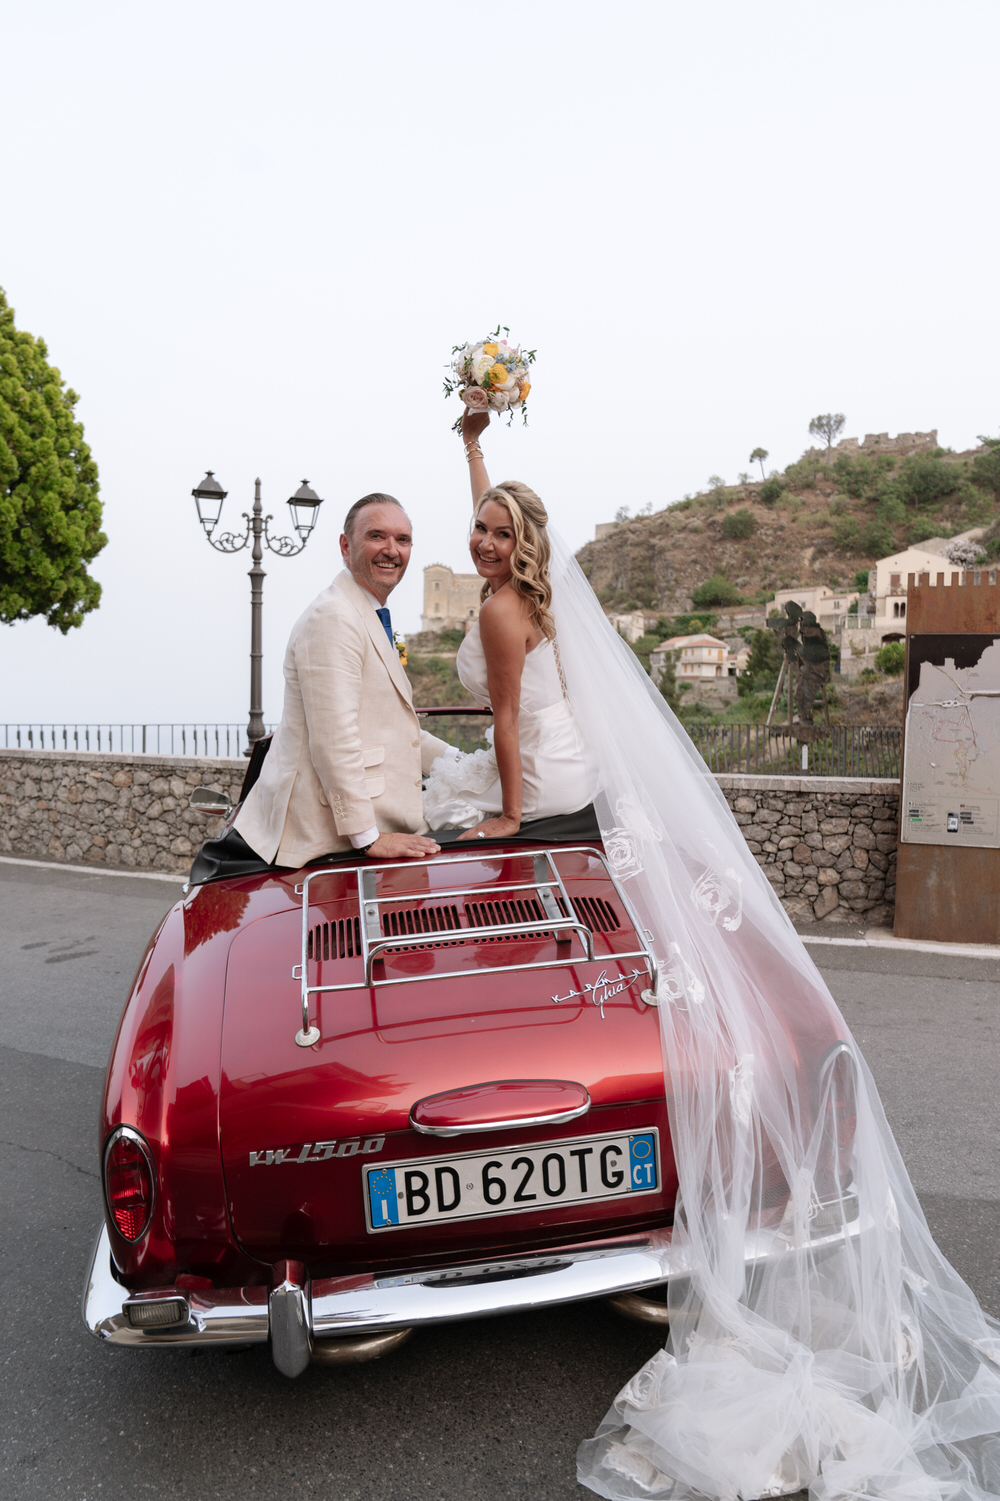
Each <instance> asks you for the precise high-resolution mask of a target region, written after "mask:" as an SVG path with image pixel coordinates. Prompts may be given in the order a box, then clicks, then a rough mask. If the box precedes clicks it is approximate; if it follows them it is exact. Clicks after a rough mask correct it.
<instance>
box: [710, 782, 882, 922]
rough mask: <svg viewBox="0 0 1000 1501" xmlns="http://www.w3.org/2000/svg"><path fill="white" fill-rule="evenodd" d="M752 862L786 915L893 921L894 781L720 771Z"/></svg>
mask: <svg viewBox="0 0 1000 1501" xmlns="http://www.w3.org/2000/svg"><path fill="white" fill-rule="evenodd" d="M717 780H718V782H719V785H720V786H721V787H722V790H723V792H724V793H725V796H726V801H727V802H728V803H729V806H730V807H731V808H732V810H733V812H734V814H735V815H736V821H737V823H738V824H739V825H740V827H741V828H742V830H743V834H744V837H745V839H746V841H747V843H748V844H749V846H750V848H751V850H752V851H753V853H754V855H755V856H756V857H757V863H758V864H759V865H760V866H762V868H763V870H764V874H765V875H766V876H767V878H768V880H769V881H770V882H771V885H772V886H773V887H774V890H775V891H776V893H777V894H778V896H779V897H780V899H781V904H782V906H783V907H784V908H785V911H786V912H787V913H788V914H789V916H790V917H791V918H793V919H794V920H798V921H800V922H801V921H806V922H813V921H816V920H824V919H825V920H826V921H828V922H863V923H866V924H871V925H872V926H878V925H882V924H889V923H891V922H892V919H893V913H894V910H895V901H896V837H897V833H898V827H899V783H898V782H895V781H868V780H866V779H863V778H860V777H749V776H746V777H744V776H720V777H718V779H717Z"/></svg>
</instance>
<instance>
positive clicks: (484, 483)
mask: <svg viewBox="0 0 1000 1501" xmlns="http://www.w3.org/2000/svg"><path fill="white" fill-rule="evenodd" d="M489 425H490V414H489V412H470V411H469V410H468V408H466V412H465V416H464V417H463V418H462V442H463V443H464V444H465V457H466V458H467V459H468V461H469V482H470V484H471V485H472V504H473V506H475V504H476V501H477V500H478V499H479V497H480V496H481V495H483V494H485V492H486V491H487V490H488V489H489V488H490V477H489V475H488V474H487V473H486V461H485V459H484V458H483V450H482V449H481V448H480V446H479V436H480V434H481V433H484V432H485V431H486V429H487V428H488V427H489Z"/></svg>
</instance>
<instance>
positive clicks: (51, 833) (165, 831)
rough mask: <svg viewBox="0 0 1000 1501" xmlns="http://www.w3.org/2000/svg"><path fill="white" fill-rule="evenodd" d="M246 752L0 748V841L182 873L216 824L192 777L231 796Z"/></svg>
mask: <svg viewBox="0 0 1000 1501" xmlns="http://www.w3.org/2000/svg"><path fill="white" fill-rule="evenodd" d="M246 765H247V763H246V761H245V760H238V761H230V760H222V759H219V760H216V759H214V758H205V757H198V756H134V755H119V756H114V755H110V756H109V755H102V754H100V753H99V752H97V751H90V752H87V751H79V752H76V751H70V752H67V751H25V750H2V749H0V851H2V852H3V853H4V854H9V855H23V856H29V857H33V858H35V859H42V860H57V861H62V862H65V863H66V864H69V865H109V866H117V867H120V868H121V867H125V868H130V869H134V870H163V871H170V872H171V873H173V872H177V873H181V872H183V873H185V874H186V873H187V871H188V870H189V869H190V868H191V857H192V855H193V854H194V852H195V850H196V849H197V848H198V846H199V845H200V844H202V843H203V841H204V840H205V839H208V838H210V837H211V836H212V835H213V834H214V833H216V832H217V831H218V829H219V828H220V827H221V820H220V818H219V816H218V814H214V815H213V814H208V813H200V812H196V811H195V810H194V809H193V808H189V807H188V798H189V797H190V796H191V793H192V791H193V789H194V788H195V787H212V788H215V789H218V790H219V791H222V792H225V793H226V794H227V795H228V796H229V798H230V801H235V799H236V798H237V797H238V796H239V791H240V787H241V785H242V783H243V777H244V774H245V772H246Z"/></svg>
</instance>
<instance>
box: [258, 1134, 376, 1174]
mask: <svg viewBox="0 0 1000 1501" xmlns="http://www.w3.org/2000/svg"><path fill="white" fill-rule="evenodd" d="M384 1146H385V1137H384V1136H366V1137H364V1138H362V1137H360V1136H354V1137H352V1138H350V1139H349V1140H348V1141H306V1142H303V1143H302V1145H301V1146H300V1147H275V1148H273V1149H271V1150H265V1151H263V1152H251V1153H250V1166H251V1167H278V1166H280V1164H281V1163H283V1162H329V1161H330V1159H331V1158H332V1157H356V1156H357V1155H358V1153H359V1152H364V1154H365V1156H366V1157H369V1156H371V1155H372V1153H373V1152H381V1150H382V1148H383V1147H384Z"/></svg>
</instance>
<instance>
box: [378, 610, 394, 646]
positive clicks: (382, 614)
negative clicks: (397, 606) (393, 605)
mask: <svg viewBox="0 0 1000 1501" xmlns="http://www.w3.org/2000/svg"><path fill="white" fill-rule="evenodd" d="M375 614H376V615H377V616H378V618H379V620H381V622H382V624H383V625H384V627H385V633H386V635H387V636H388V637H389V645H390V646H391V647H392V649H393V650H394V651H395V649H396V643H395V641H394V640H393V639H392V618H391V616H390V615H389V607H388V605H383V606H382V608H381V610H376V611H375Z"/></svg>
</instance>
